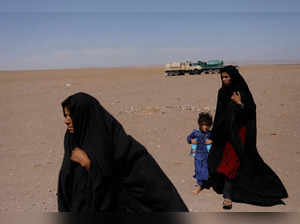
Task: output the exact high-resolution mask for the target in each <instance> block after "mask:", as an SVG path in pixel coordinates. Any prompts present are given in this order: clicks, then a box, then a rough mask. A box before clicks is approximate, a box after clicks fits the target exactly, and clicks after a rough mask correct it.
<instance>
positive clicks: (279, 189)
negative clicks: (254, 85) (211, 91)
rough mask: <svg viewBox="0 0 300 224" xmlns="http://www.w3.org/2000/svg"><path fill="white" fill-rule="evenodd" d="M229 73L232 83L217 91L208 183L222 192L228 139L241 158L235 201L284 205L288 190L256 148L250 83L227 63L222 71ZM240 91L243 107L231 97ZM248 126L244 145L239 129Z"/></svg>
mask: <svg viewBox="0 0 300 224" xmlns="http://www.w3.org/2000/svg"><path fill="white" fill-rule="evenodd" d="M222 72H226V73H228V74H229V75H230V78H231V84H230V85H229V86H225V85H222V87H221V88H220V89H219V91H218V97H217V108H216V113H215V118H214V125H213V129H212V135H211V138H212V140H213V142H214V143H213V147H212V149H211V150H210V154H209V157H208V167H209V172H210V175H211V178H210V180H209V184H210V185H212V186H213V188H214V190H215V191H216V192H217V193H222V190H223V186H224V177H223V176H222V175H220V174H219V173H218V172H217V171H216V169H217V167H218V165H219V164H220V162H221V159H222V155H223V152H224V146H225V144H226V142H230V143H231V144H232V146H233V148H234V150H235V152H236V154H237V155H238V157H239V159H240V162H241V164H240V168H239V171H238V176H237V177H236V178H235V179H234V180H233V181H234V185H233V195H232V200H233V201H236V202H244V203H250V204H256V205H262V206H270V205H275V204H283V201H282V200H281V199H283V198H287V197H288V194H287V191H286V189H285V187H284V185H283V184H282V182H281V180H280V179H279V177H278V176H277V175H276V174H275V172H274V171H273V170H272V169H271V168H270V167H269V166H268V165H267V164H266V163H265V162H264V161H263V159H262V158H261V157H260V155H259V153H258V151H257V147H256V137H257V128H256V104H255V102H254V99H253V96H252V94H251V92H250V90H249V88H248V85H247V83H246V82H245V80H244V79H243V77H242V76H241V75H240V73H239V71H238V69H237V68H236V67H234V66H226V67H224V68H223V69H221V73H222ZM237 91H238V92H239V93H240V95H241V99H242V103H243V106H240V105H238V104H236V103H234V102H232V100H231V96H232V94H233V92H237ZM243 126H244V127H245V128H246V135H245V144H242V143H241V139H240V136H239V130H240V128H241V127H243Z"/></svg>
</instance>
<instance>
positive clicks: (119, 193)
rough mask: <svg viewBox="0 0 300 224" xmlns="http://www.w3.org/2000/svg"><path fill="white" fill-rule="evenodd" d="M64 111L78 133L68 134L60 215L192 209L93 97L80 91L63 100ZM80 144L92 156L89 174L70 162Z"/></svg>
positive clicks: (60, 188)
mask: <svg viewBox="0 0 300 224" xmlns="http://www.w3.org/2000/svg"><path fill="white" fill-rule="evenodd" d="M62 107H63V108H64V107H67V108H68V109H69V111H70V116H71V118H72V121H73V126H74V130H75V131H74V134H71V133H70V132H69V131H67V132H66V134H65V139H64V149H65V154H64V159H63V164H62V167H61V170H60V174H59V182H58V209H59V211H77V212H78V211H106V212H121V213H122V212H124V213H131V212H133V213H136V212H159V211H163V212H172V211H187V207H186V205H185V204H184V202H183V200H182V199H181V197H180V195H179V194H178V192H177V190H176V188H175V187H174V185H173V184H172V183H171V181H170V180H169V179H168V177H167V176H166V175H165V174H164V172H163V171H162V170H161V168H160V167H159V165H158V164H157V163H156V161H155V160H154V159H153V157H152V156H151V155H150V154H149V153H148V151H147V150H146V149H145V147H144V146H143V145H142V144H140V143H139V142H137V141H136V140H135V139H134V138H132V137H131V136H129V135H127V134H126V132H125V131H124V129H123V127H122V125H121V124H120V122H118V121H117V120H116V119H115V118H114V117H113V116H112V115H111V114H110V113H109V112H107V111H106V110H105V109H104V108H103V107H102V106H101V105H100V103H99V102H98V101H97V100H96V99H95V98H94V97H92V96H90V95H88V94H86V93H77V94H74V95H72V96H70V97H68V98H67V99H66V100H65V101H63V103H62ZM75 146H78V147H79V148H81V149H83V150H84V151H85V152H86V153H87V155H88V156H89V158H90V160H91V167H90V169H89V171H88V172H87V171H86V170H85V169H84V168H83V167H81V166H80V165H79V164H77V163H75V162H72V161H71V160H70V155H71V153H72V150H73V149H74V147H75Z"/></svg>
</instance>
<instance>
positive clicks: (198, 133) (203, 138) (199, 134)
mask: <svg viewBox="0 0 300 224" xmlns="http://www.w3.org/2000/svg"><path fill="white" fill-rule="evenodd" d="M198 125H199V130H197V129H195V130H193V131H192V133H191V134H190V135H188V136H187V142H188V143H189V144H192V149H191V153H190V154H191V155H192V156H193V157H194V164H195V175H194V176H193V177H194V178H195V179H196V180H197V185H196V188H195V190H193V193H194V194H199V193H200V191H201V190H203V188H204V187H203V181H205V180H207V179H208V168H207V157H208V152H209V150H210V146H211V144H212V141H211V140H210V139H209V137H210V127H211V125H212V116H211V115H210V114H209V113H205V112H202V113H200V114H199V117H198ZM193 145H194V146H193Z"/></svg>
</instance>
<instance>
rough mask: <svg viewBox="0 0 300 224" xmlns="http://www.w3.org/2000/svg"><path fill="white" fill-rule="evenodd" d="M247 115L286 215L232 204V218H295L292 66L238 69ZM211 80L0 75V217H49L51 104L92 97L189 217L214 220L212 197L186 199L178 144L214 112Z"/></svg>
mask: <svg viewBox="0 0 300 224" xmlns="http://www.w3.org/2000/svg"><path fill="white" fill-rule="evenodd" d="M240 72H241V74H242V75H243V76H244V78H245V79H246V81H247V82H248V85H249V88H250V90H251V91H252V94H253V96H254V99H255V101H256V105H257V148H258V151H259V153H260V155H261V156H262V158H263V159H264V161H265V162H266V163H267V164H268V165H269V166H270V167H271V168H272V169H273V170H274V171H275V172H276V173H277V175H278V176H279V177H280V178H281V180H282V182H283V183H284V185H285V186H286V188H287V190H288V193H289V198H288V199H285V200H284V201H285V203H286V205H278V206H273V207H259V206H253V205H248V204H239V203H233V209H232V211H233V212H234V211H258V212H264V211H281V212H287V211H289V212H291V211H298V212H299V211H300V200H299V199H300V188H299V184H300V148H299V145H300V138H299V133H300V122H299V120H300V65H247V66H246V65H245V66H240ZM220 85H221V81H220V78H219V75H218V74H208V75H204V74H203V75H194V76H191V75H185V76H174V77H166V76H165V75H164V68H163V66H153V67H120V68H95V69H94V68H91V69H63V70H34V71H0V105H1V110H0V121H1V122H0V185H1V191H0V211H1V212H15V211H26V212H55V211H57V204H56V190H57V180H58V172H59V169H60V166H61V162H62V158H63V137H64V133H65V131H66V127H65V125H64V123H63V120H64V118H63V114H62V108H61V105H60V104H61V102H62V101H63V100H64V99H65V98H66V97H67V96H69V95H71V94H74V93H76V92H79V91H83V92H87V93H89V94H91V95H93V96H95V97H96V98H97V99H98V100H99V101H100V103H101V104H102V105H103V106H104V107H105V108H107V109H108V110H109V111H110V112H111V113H112V114H113V115H114V116H115V117H116V118H117V119H118V120H119V121H120V122H121V123H122V124H123V126H124V128H125V130H126V132H127V133H128V134H130V135H132V136H133V137H134V138H136V139H137V140H138V141H139V142H141V143H142V144H143V145H145V147H146V148H147V149H148V151H149V152H150V153H151V154H152V155H153V157H154V158H155V159H156V161H157V162H158V163H159V165H160V166H161V168H162V169H163V170H164V172H165V173H166V174H167V175H168V177H169V178H170V179H171V181H172V182H173V183H174V185H175V186H176V188H177V190H178V191H179V193H180V195H181V196H182V198H183V200H184V201H185V203H186V204H187V206H188V207H189V209H190V211H193V212H202V211H211V212H219V211H223V209H222V207H221V203H222V196H221V195H217V194H216V193H215V192H214V191H213V190H204V191H202V192H201V193H200V194H199V195H198V196H195V195H193V194H192V193H191V191H192V190H193V188H194V184H195V180H194V178H193V177H192V176H193V172H194V166H193V159H192V157H190V156H189V151H190V145H188V144H187V143H186V136H187V135H188V134H189V133H190V132H191V131H192V130H193V129H194V128H197V116H198V113H199V112H200V111H210V112H211V113H212V114H214V112H215V106H216V97H217V90H218V88H219V87H220Z"/></svg>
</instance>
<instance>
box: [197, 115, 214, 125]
mask: <svg viewBox="0 0 300 224" xmlns="http://www.w3.org/2000/svg"><path fill="white" fill-rule="evenodd" d="M203 123H205V124H207V125H208V126H211V125H212V123H213V120H212V116H211V115H210V113H205V112H201V113H199V117H198V125H199V127H200V125H201V124H203Z"/></svg>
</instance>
